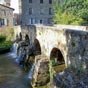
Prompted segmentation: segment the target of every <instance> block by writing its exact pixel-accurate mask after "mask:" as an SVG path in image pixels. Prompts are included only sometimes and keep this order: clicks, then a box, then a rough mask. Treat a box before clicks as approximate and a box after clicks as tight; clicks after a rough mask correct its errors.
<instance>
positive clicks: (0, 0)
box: [0, 0, 11, 6]
mask: <svg viewBox="0 0 88 88" xmlns="http://www.w3.org/2000/svg"><path fill="white" fill-rule="evenodd" d="M10 1H11V0H0V4H3V5H6V6H10Z"/></svg>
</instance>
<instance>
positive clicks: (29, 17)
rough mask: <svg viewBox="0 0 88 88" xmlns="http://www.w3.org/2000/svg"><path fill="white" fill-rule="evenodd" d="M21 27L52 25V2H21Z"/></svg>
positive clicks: (37, 0)
mask: <svg viewBox="0 0 88 88" xmlns="http://www.w3.org/2000/svg"><path fill="white" fill-rule="evenodd" d="M21 3H22V20H21V23H22V25H30V24H45V25H47V24H52V17H53V9H52V5H53V3H54V0H26V1H25V0H21Z"/></svg>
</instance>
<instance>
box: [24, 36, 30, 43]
mask: <svg viewBox="0 0 88 88" xmlns="http://www.w3.org/2000/svg"><path fill="white" fill-rule="evenodd" d="M25 41H26V42H29V43H30V38H29V36H28V35H26V36H25Z"/></svg>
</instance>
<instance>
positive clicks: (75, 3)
mask: <svg viewBox="0 0 88 88" xmlns="http://www.w3.org/2000/svg"><path fill="white" fill-rule="evenodd" d="M57 1H58V0H56V1H55V4H54V6H53V7H54V12H55V15H54V19H53V21H54V23H56V24H58V23H59V24H73V25H87V24H88V0H64V1H63V3H62V4H59V5H57Z"/></svg>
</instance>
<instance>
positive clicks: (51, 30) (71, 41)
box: [20, 25, 88, 69]
mask: <svg viewBox="0 0 88 88" xmlns="http://www.w3.org/2000/svg"><path fill="white" fill-rule="evenodd" d="M75 29H76V30H75ZM20 35H21V37H22V40H25V39H28V40H29V41H30V44H31V45H35V47H36V50H38V51H40V54H44V55H46V56H47V57H48V59H52V57H53V58H56V57H57V58H58V60H62V59H64V62H65V65H66V67H69V66H73V67H82V68H84V69H86V68H88V64H87V63H88V31H87V30H85V31H84V30H80V27H79V29H77V28H75V27H74V28H73V29H71V28H70V29H69V28H64V27H61V26H42V25H29V26H22V27H21V32H20Z"/></svg>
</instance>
